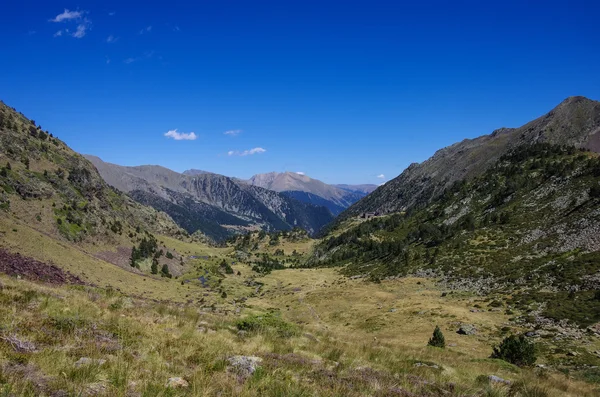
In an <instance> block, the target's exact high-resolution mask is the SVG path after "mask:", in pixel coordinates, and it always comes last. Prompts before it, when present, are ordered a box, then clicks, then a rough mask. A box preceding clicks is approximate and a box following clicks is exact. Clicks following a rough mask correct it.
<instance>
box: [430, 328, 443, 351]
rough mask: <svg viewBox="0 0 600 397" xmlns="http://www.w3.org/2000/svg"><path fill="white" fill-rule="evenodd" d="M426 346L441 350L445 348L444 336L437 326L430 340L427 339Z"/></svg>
mask: <svg viewBox="0 0 600 397" xmlns="http://www.w3.org/2000/svg"><path fill="white" fill-rule="evenodd" d="M427 344H428V345H429V346H435V347H441V348H444V347H446V339H445V338H444V334H442V330H441V329H440V327H438V326H437V325H436V327H435V329H434V330H433V336H432V337H431V339H429V342H427Z"/></svg>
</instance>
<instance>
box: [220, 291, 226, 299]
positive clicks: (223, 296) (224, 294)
mask: <svg viewBox="0 0 600 397" xmlns="http://www.w3.org/2000/svg"><path fill="white" fill-rule="evenodd" d="M221 298H223V299H226V298H227V292H225V291H223V293H222V294H221Z"/></svg>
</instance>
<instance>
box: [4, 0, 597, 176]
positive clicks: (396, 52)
mask: <svg viewBox="0 0 600 397" xmlns="http://www.w3.org/2000/svg"><path fill="white" fill-rule="evenodd" d="M488 3H490V2H483V1H469V2H463V1H452V2H451V1H440V2H434V1H426V2H403V1H389V2H386V1H377V0H371V1H343V2H341V1H340V2H338V1H324V0H323V1H309V0H304V1H272V2H263V1H200V2H192V1H178V0H172V1H169V2H160V3H159V2H145V3H143V4H142V3H141V2H131V3H130V4H127V2H124V1H120V2H117V1H80V2H73V1H68V0H66V1H29V0H20V1H18V2H15V1H13V2H5V4H3V6H2V13H1V14H0V34H1V37H2V39H3V40H2V51H1V53H0V99H2V100H3V101H4V102H6V103H7V104H9V105H10V106H13V107H15V108H17V109H18V110H20V111H22V112H23V113H25V114H26V115H27V116H29V117H31V118H33V119H35V120H36V122H38V123H39V124H41V125H42V127H43V128H44V129H47V130H49V131H50V132H52V133H54V134H56V135H57V136H59V137H60V138H61V139H63V140H64V141H66V142H67V143H68V144H69V145H70V146H71V147H72V148H74V149H75V150H77V151H79V152H82V153H91V154H95V155H98V156H100V157H101V158H103V159H104V160H105V161H110V162H114V163H118V164H123V165H137V164H160V165H163V166H166V167H169V168H171V169H174V170H176V171H183V170H185V169H188V168H198V169H204V170H208V171H213V172H217V173H222V174H225V175H230V176H237V177H249V176H251V175H252V174H255V173H262V172H269V171H284V170H288V171H298V172H304V173H306V174H308V175H310V176H312V177H315V178H318V179H321V180H323V181H325V182H328V183H381V182H383V181H386V180H389V179H391V178H393V177H395V176H397V175H398V174H400V173H401V172H402V170H403V169H404V168H406V167H407V166H408V165H409V164H410V163H412V162H420V161H423V160H425V159H427V158H428V157H430V156H431V155H432V154H433V153H434V152H435V151H436V150H437V149H439V148H442V147H444V146H447V145H449V144H452V143H454V142H456V141H460V140H462V139H464V138H472V137H476V136H479V135H482V134H487V133H490V132H491V131H493V130H494V129H496V128H499V127H503V126H508V127H513V126H519V125H522V124H524V123H525V122H527V121H529V120H530V119H533V118H535V117H537V116H540V115H542V114H544V113H546V112H547V111H548V110H550V109H551V108H552V107H554V106H555V105H557V104H558V103H559V102H560V101H562V100H563V99H564V98H566V97H567V96H571V95H585V96H587V97H590V98H592V99H600V73H598V65H600V45H599V43H600V30H599V29H598V28H597V16H598V15H600V4H598V2H597V1H572V2H564V1H562V2H553V1H543V2H542V1H538V2H526V1H503V2H496V3H497V4H495V5H491V4H488ZM59 32H60V33H59ZM169 131H171V133H170V134H169V136H165V134H168V133H169ZM227 131H237V133H230V134H225V132H227ZM191 132H193V133H194V135H193V136H191V135H180V134H190V133H191ZM182 137H187V138H195V139H180V140H176V139H174V138H182Z"/></svg>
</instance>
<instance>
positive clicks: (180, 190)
mask: <svg viewBox="0 0 600 397" xmlns="http://www.w3.org/2000/svg"><path fill="white" fill-rule="evenodd" d="M85 157H86V158H87V159H88V160H89V161H91V162H92V163H93V164H94V165H95V166H96V168H97V169H98V172H99V173H100V175H102V177H103V178H104V180H105V181H106V182H107V183H108V184H110V185H111V186H114V187H115V188H117V189H119V190H120V191H123V192H126V193H128V194H129V195H130V196H131V197H132V198H133V199H135V200H136V201H138V202H140V203H142V204H145V205H149V206H151V207H153V208H155V209H157V210H160V211H164V212H166V213H167V214H169V215H170V216H171V217H172V218H173V219H174V220H175V221H176V222H177V223H178V224H179V225H180V226H181V227H183V228H184V229H185V230H187V231H188V232H189V233H194V232H196V231H200V232H202V233H203V234H205V235H207V236H208V237H210V238H212V239H214V240H217V241H221V240H223V239H226V238H227V237H229V236H231V235H232V234H234V233H240V232H243V231H248V230H254V229H257V228H261V229H264V230H267V231H275V230H290V229H292V228H294V227H299V228H302V229H304V230H306V231H308V232H309V233H310V234H315V233H317V232H318V231H319V230H320V229H321V228H322V227H323V226H324V225H326V224H327V223H329V222H330V221H331V220H332V219H333V215H332V214H331V212H330V211H329V210H327V208H325V207H322V206H317V205H312V204H309V203H304V202H302V201H299V200H296V199H294V198H292V197H289V196H286V195H284V194H281V193H278V192H275V191H272V190H268V189H264V188H262V187H258V186H253V185H250V184H247V183H243V182H240V181H238V180H234V179H232V178H228V177H226V176H223V175H218V174H213V173H209V172H197V171H188V172H186V173H182V174H180V173H177V172H175V171H172V170H169V169H167V168H164V167H161V166H156V165H145V166H137V167H125V166H120V165H116V164H111V163H106V162H104V161H102V160H101V159H100V158H98V157H95V156H91V155H86V156H85Z"/></svg>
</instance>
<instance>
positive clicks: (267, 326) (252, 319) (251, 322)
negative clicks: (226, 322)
mask: <svg viewBox="0 0 600 397" xmlns="http://www.w3.org/2000/svg"><path fill="white" fill-rule="evenodd" d="M236 327H237V329H238V330H240V331H246V332H266V333H274V334H276V335H277V336H280V337H284V338H288V337H291V336H294V335H296V334H297V333H298V329H297V328H296V326H294V325H293V324H290V323H288V322H286V321H285V320H283V319H282V318H281V316H280V315H279V313H267V314H262V315H256V316H249V317H246V318H244V319H241V320H239V321H238V322H237V323H236Z"/></svg>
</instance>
